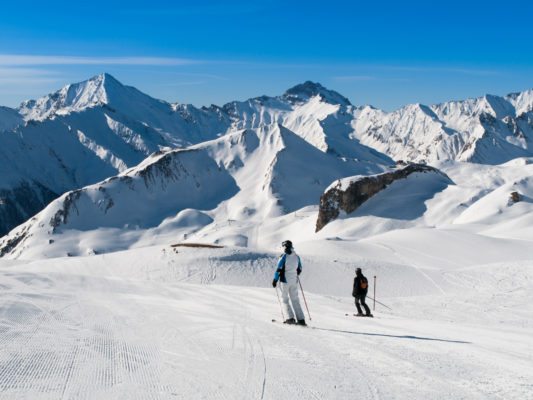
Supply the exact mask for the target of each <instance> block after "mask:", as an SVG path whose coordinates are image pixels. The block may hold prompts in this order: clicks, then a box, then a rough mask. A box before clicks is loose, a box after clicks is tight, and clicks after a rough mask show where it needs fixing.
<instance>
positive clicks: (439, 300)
mask: <svg viewBox="0 0 533 400" xmlns="http://www.w3.org/2000/svg"><path fill="white" fill-rule="evenodd" d="M440 167H441V168H442V169H443V170H444V171H445V172H446V173H447V174H448V176H450V178H451V179H452V180H453V181H454V183H455V185H451V186H449V187H448V188H446V189H445V190H443V191H441V192H438V193H436V194H433V195H432V196H431V197H429V198H428V196H427V193H426V192H424V191H423V190H421V191H420V192H417V191H413V190H410V191H407V192H405V191H403V192H402V190H401V189H400V188H399V187H395V186H394V185H391V187H390V188H388V189H387V190H386V191H384V192H382V194H378V195H376V196H375V197H374V198H372V199H371V200H369V201H368V202H367V203H365V204H364V205H363V206H362V207H361V208H360V209H359V210H357V211H356V212H355V213H354V214H352V215H350V216H344V217H343V218H340V219H339V220H336V221H334V222H332V223H330V224H328V225H327V226H326V227H325V228H324V229H323V230H322V231H320V232H319V233H318V234H315V233H314V224H315V222H316V216H317V209H316V207H305V208H303V209H300V210H298V211H296V212H295V213H290V214H287V215H282V216H273V217H270V218H265V219H264V220H263V221H261V222H257V221H254V220H253V218H252V219H251V220H246V219H243V220H241V221H227V223H226V224H221V221H220V220H217V215H216V213H217V212H218V211H217V210H215V212H214V213H211V214H210V218H212V221H214V222H211V220H209V219H207V220H205V221H203V222H202V221H199V226H200V229H198V227H196V228H195V230H194V231H191V232H189V234H188V235H187V234H185V233H184V231H183V230H182V229H183V226H180V227H178V228H179V229H178V228H176V229H175V230H174V231H173V230H172V229H169V230H164V229H159V230H157V229H153V230H146V231H140V232H138V233H137V236H135V237H134V240H131V245H130V247H129V248H127V249H124V243H125V242H127V240H125V239H124V237H126V236H127V235H131V233H128V232H123V233H121V232H120V231H110V230H96V231H89V232H82V231H79V232H70V234H71V235H73V236H71V237H75V240H77V241H78V242H79V243H80V246H86V248H82V249H80V253H82V254H87V249H90V248H96V247H98V246H102V242H105V244H106V246H107V249H108V251H109V252H108V253H106V254H99V255H90V256H84V257H60V258H48V259H44V258H43V259H39V258H38V257H37V256H36V254H38V251H39V248H38V247H36V250H34V253H32V252H30V253H29V254H30V256H28V257H27V259H18V260H5V259H2V260H0V289H1V293H2V295H1V296H0V343H1V349H2V351H1V353H0V389H1V392H0V398H3V399H14V398H27V399H48V398H49V399H58V398H64V399H78V398H87V399H94V398H101V399H103V398H106V399H107V398H109V399H114V398H121V399H172V398H177V399H284V398H294V399H347V398H358V399H527V398H532V397H533V361H532V360H533V319H532V316H533V305H532V303H533V243H532V242H533V228H531V226H532V224H531V222H533V221H532V219H533V217H532V215H533V203H532V200H531V198H532V197H533V190H532V184H531V179H530V176H531V175H532V174H531V171H530V170H529V169H530V168H531V164H528V161H527V160H523V159H522V160H520V159H519V160H515V161H513V162H510V163H508V164H506V165H503V166H480V165H475V164H455V163H452V164H446V165H444V164H443V165H442V166H440ZM414 182H415V183H414V184H413V182H411V183H409V182H408V183H407V186H406V187H409V185H412V187H417V185H416V180H415V181H414ZM418 187H419V185H418ZM513 188H518V190H519V191H520V192H521V193H522V199H521V201H520V202H518V203H515V204H511V203H510V202H509V199H508V197H509V192H510V191H511V190H513ZM420 199H422V201H421V203H420ZM233 201H234V203H233V205H235V202H236V201H239V200H238V199H237V200H233ZM384 204H388V205H389V207H384ZM391 210H395V211H396V212H397V213H398V215H400V216H401V217H397V218H393V217H392V214H391ZM219 211H220V210H219ZM205 215H206V214H201V213H198V214H195V213H191V214H190V215H189V218H191V219H193V220H196V219H198V218H199V219H202V218H204V219H205ZM197 222H198V221H197ZM200 222H201V223H200ZM192 225H194V224H192ZM65 235H66V234H65ZM131 237H132V236H130V238H131ZM242 238H246V243H247V244H248V247H243V246H239V243H241V244H242V240H243V239H242ZM224 239H225V240H224ZM284 239H291V240H292V241H293V242H294V245H295V249H296V251H297V252H298V253H299V255H300V256H301V258H302V263H303V266H304V271H303V274H302V286H303V288H304V290H305V295H306V299H307V303H308V305H309V311H310V313H311V317H312V318H311V319H309V317H308V318H307V319H308V323H309V327H308V328H302V327H293V326H284V325H283V324H281V323H279V321H280V320H281V314H280V307H279V303H278V300H277V297H276V292H275V290H274V289H273V288H272V287H271V281H272V277H273V274H274V269H275V264H276V261H277V257H278V256H279V253H280V251H281V248H280V243H281V241H282V240H284ZM177 242H191V243H194V242H200V243H215V242H217V243H219V244H222V245H224V246H225V247H223V248H220V249H207V248H188V247H171V245H172V244H175V243H177ZM62 243H63V244H62ZM55 244H56V245H57V246H59V247H60V246H62V245H65V246H66V247H68V246H71V242H70V241H68V240H65V241H64V242H62V241H61V238H59V240H58V241H57V243H55ZM112 250H120V251H112ZM356 267H361V268H362V269H363V272H364V273H365V274H366V276H367V277H369V278H370V279H369V280H370V282H371V285H370V293H369V294H370V296H372V297H373V291H374V286H373V284H372V281H373V277H374V276H376V277H377V285H376V288H375V289H376V298H377V300H378V301H379V302H380V303H382V304H384V305H386V306H387V307H388V308H387V307H385V306H383V305H381V304H379V303H378V304H376V309H375V311H374V314H375V318H374V319H369V318H354V317H352V316H350V315H348V316H346V315H345V314H353V312H354V311H355V307H354V305H353V299H352V297H351V286H352V282H353V276H354V269H355V268H356ZM368 303H369V304H370V305H371V306H372V305H373V303H372V301H371V300H368ZM273 319H276V320H277V321H278V322H275V323H273V322H272V320H273Z"/></svg>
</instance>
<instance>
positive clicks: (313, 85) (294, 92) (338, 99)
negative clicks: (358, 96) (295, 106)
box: [283, 81, 351, 106]
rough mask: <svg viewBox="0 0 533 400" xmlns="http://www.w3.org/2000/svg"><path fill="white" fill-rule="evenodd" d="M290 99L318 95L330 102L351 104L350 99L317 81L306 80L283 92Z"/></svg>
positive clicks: (302, 99) (300, 99)
mask: <svg viewBox="0 0 533 400" xmlns="http://www.w3.org/2000/svg"><path fill="white" fill-rule="evenodd" d="M283 96H284V97H285V98H287V99H289V100H291V101H305V100H308V99H310V98H311V97H315V96H320V97H321V98H322V99H323V100H325V101H326V102H328V103H330V104H342V105H346V106H349V105H351V103H350V100H348V99H347V98H346V97H344V96H342V95H341V94H339V93H337V92H335V91H334V90H329V89H326V88H325V87H324V86H322V85H321V84H320V83H318V82H311V81H306V82H304V83H301V84H299V85H296V86H294V87H292V88H290V89H289V90H287V91H286V92H285V94H284V95H283Z"/></svg>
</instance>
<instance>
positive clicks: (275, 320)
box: [272, 319, 309, 328]
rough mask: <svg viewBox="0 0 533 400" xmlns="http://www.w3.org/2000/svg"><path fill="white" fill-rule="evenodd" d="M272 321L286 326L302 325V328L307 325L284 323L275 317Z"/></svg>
mask: <svg viewBox="0 0 533 400" xmlns="http://www.w3.org/2000/svg"><path fill="white" fill-rule="evenodd" d="M272 322H276V323H278V324H282V325H287V326H302V327H304V328H307V327H309V325H300V324H286V323H284V322H282V321H278V320H277V319H273V320H272Z"/></svg>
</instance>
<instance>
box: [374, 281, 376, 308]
mask: <svg viewBox="0 0 533 400" xmlns="http://www.w3.org/2000/svg"><path fill="white" fill-rule="evenodd" d="M374 311H376V275H374Z"/></svg>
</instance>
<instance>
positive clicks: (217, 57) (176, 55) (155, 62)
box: [0, 0, 533, 111]
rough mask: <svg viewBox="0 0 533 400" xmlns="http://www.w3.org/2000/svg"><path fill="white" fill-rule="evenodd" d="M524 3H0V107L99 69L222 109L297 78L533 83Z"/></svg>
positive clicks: (404, 99) (379, 93)
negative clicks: (229, 103)
mask: <svg viewBox="0 0 533 400" xmlns="http://www.w3.org/2000/svg"><path fill="white" fill-rule="evenodd" d="M532 16H533V5H531V3H530V2H526V1H499V2H493V1H483V2H481V1H467V0H463V1H455V0H451V1H447V2H439V3H437V2H430V1H403V2H402V1H372V2H359V1H336V0H330V1H314V0H309V1H305V2H304V1H292V2H291V1H277V0H265V1H261V2H253V1H251V0H249V1H240V0H239V1H225V2H217V1H196V2H192V1H187V2H183V1H152V2H146V1H128V2H113V1H101V0H93V1H91V2H86V3H81V2H73V1H70V2H64V1H53V0H50V1H47V2H41V1H39V2H33V1H26V2H9V3H5V2H4V3H3V4H2V11H1V12H0V105H6V106H12V107H13V106H16V105H18V104H19V103H20V102H21V101H23V100H25V99H29V98H37V97H39V96H42V95H45V94H47V93H49V92H51V91H54V90H57V89H59V88H60V87H62V86H64V85H65V84H67V83H71V82H77V81H81V80H85V79H88V78H89V77H91V76H94V75H97V74H99V73H102V72H109V73H111V74H112V75H114V76H115V77H116V78H117V79H118V80H120V81H121V82H123V83H124V84H128V85H132V86H135V87H137V88H138V89H140V90H142V91H144V92H145V93H147V94H149V95H151V96H153V97H157V98H161V99H164V100H167V101H171V102H182V103H192V104H195V105H197V106H200V105H209V104H219V105H221V104H223V103H225V102H228V101H231V100H244V99H247V98H249V97H255V96H259V95H263V94H266V95H278V94H282V93H283V92H284V91H285V90H286V89H288V88H289V87H291V86H294V85H295V84H298V83H301V82H303V81H306V80H312V81H316V82H320V83H322V84H323V85H325V86H326V87H328V88H330V89H334V90H337V91H338V92H340V93H341V94H343V95H344V96H346V97H348V98H349V99H350V100H351V102H352V103H353V104H356V105H360V104H372V105H374V106H375V107H379V108H383V109H385V110H389V111H390V110H393V109H396V108H398V107H401V106H402V105H405V104H408V103H415V102H420V103H424V104H434V103H438V102H442V101H448V100H456V99H464V98H467V97H477V96H482V95H483V94H485V93H491V94H498V95H503V94H507V93H510V92H514V91H522V90H527V89H531V88H533V30H532V29H531V25H532V23H531V17H532Z"/></svg>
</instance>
